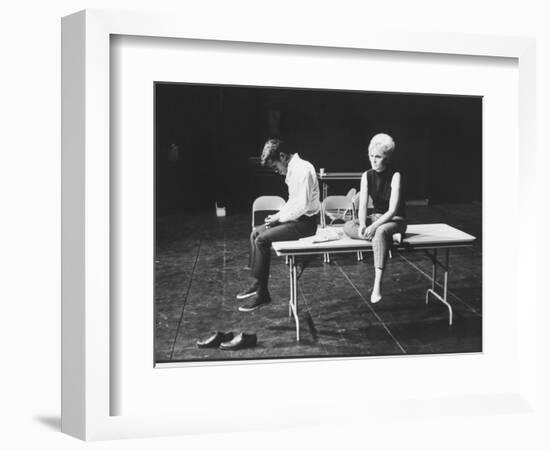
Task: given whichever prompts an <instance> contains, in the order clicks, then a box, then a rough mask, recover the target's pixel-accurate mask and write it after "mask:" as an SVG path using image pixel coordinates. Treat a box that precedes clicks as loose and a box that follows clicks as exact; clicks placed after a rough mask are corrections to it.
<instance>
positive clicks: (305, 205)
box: [276, 153, 321, 222]
mask: <svg viewBox="0 0 550 450" xmlns="http://www.w3.org/2000/svg"><path fill="white" fill-rule="evenodd" d="M285 182H286V184H287V185H288V201H287V202H286V203H285V204H284V206H283V207H282V208H281V210H280V211H279V212H278V213H277V214H276V215H277V218H278V220H279V222H289V221H291V220H296V219H297V218H298V217H300V216H303V215H306V216H313V215H315V214H317V213H318V212H319V210H320V209H321V204H320V203H319V182H318V181H317V174H316V173H315V168H314V167H313V164H311V163H310V162H308V161H305V160H303V159H302V158H300V155H298V153H294V154H293V155H292V156H291V158H290V161H289V163H288V168H287V173H286V178H285Z"/></svg>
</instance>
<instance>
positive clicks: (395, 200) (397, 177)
mask: <svg viewBox="0 0 550 450" xmlns="http://www.w3.org/2000/svg"><path fill="white" fill-rule="evenodd" d="M400 201H401V174H400V173H399V172H395V173H394V174H393V177H392V179H391V193H390V201H389V205H388V208H389V209H388V210H387V211H386V212H385V213H384V214H382V215H381V216H380V217H379V218H378V219H377V220H376V221H374V222H373V223H372V224H371V225H370V226H369V227H368V228H367V231H366V235H367V238H369V237H370V238H372V237H373V236H374V232H375V231H376V229H377V228H378V227H379V226H380V225H382V224H384V223H386V222H389V221H390V220H392V219H393V216H395V213H396V212H397V207H398V206H399V203H400Z"/></svg>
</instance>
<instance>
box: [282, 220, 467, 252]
mask: <svg viewBox="0 0 550 450" xmlns="http://www.w3.org/2000/svg"><path fill="white" fill-rule="evenodd" d="M327 228H329V229H332V230H335V231H336V232H338V233H339V234H340V235H342V236H343V237H341V238H339V239H338V240H333V241H328V242H317V243H314V242H313V241H314V240H315V239H316V238H317V239H318V238H319V236H321V235H322V233H323V231H322V230H323V229H322V228H319V229H318V231H317V235H315V236H311V237H308V238H303V239H300V240H297V241H281V242H274V243H273V249H274V250H275V252H276V253H277V255H279V256H282V255H298V254H299V255H305V254H320V253H348V252H356V251H371V250H372V243H371V242H369V241H365V240H359V239H351V238H349V237H347V236H345V235H343V229H342V227H330V226H329V227H327ZM475 239H476V238H475V237H474V236H472V235H470V234H468V233H464V232H463V231H460V230H458V229H456V228H453V227H451V226H449V225H447V224H444V223H432V224H421V225H409V226H408V227H407V232H406V233H405V235H404V236H403V242H402V243H401V244H399V245H398V247H399V248H404V249H407V248H411V249H413V248H445V247H464V246H470V245H472V244H473V242H474V241H475Z"/></svg>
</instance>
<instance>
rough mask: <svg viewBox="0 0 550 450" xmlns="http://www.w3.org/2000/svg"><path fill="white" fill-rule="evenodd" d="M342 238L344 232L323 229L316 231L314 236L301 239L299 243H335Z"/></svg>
mask: <svg viewBox="0 0 550 450" xmlns="http://www.w3.org/2000/svg"><path fill="white" fill-rule="evenodd" d="M343 237H344V232H343V231H342V230H335V229H328V228H324V229H320V230H318V231H317V234H316V235H315V236H309V237H306V238H301V239H300V241H305V242H311V243H312V244H317V243H320V242H328V241H337V240H338V239H342V238H343Z"/></svg>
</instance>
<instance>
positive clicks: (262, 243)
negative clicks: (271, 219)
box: [252, 214, 318, 287]
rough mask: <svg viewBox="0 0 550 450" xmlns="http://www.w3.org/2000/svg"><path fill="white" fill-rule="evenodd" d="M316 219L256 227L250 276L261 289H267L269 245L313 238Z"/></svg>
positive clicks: (308, 218) (310, 218)
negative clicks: (308, 237)
mask: <svg viewBox="0 0 550 450" xmlns="http://www.w3.org/2000/svg"><path fill="white" fill-rule="evenodd" d="M317 217H318V215H317V214H316V215H314V216H311V217H308V216H305V215H304V216H301V217H299V218H298V219H296V220H292V221H289V222H283V223H278V224H277V225H275V226H273V227H269V228H268V227H267V226H266V225H262V226H260V227H256V229H255V230H254V231H253V232H252V237H253V240H254V253H253V261H252V276H253V277H254V278H256V279H257V280H258V282H259V283H260V286H261V287H267V280H268V278H269V265H270V263H271V244H272V243H273V242H279V241H295V240H298V239H300V238H303V237H307V236H313V235H314V234H315V233H316V232H317Z"/></svg>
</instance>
